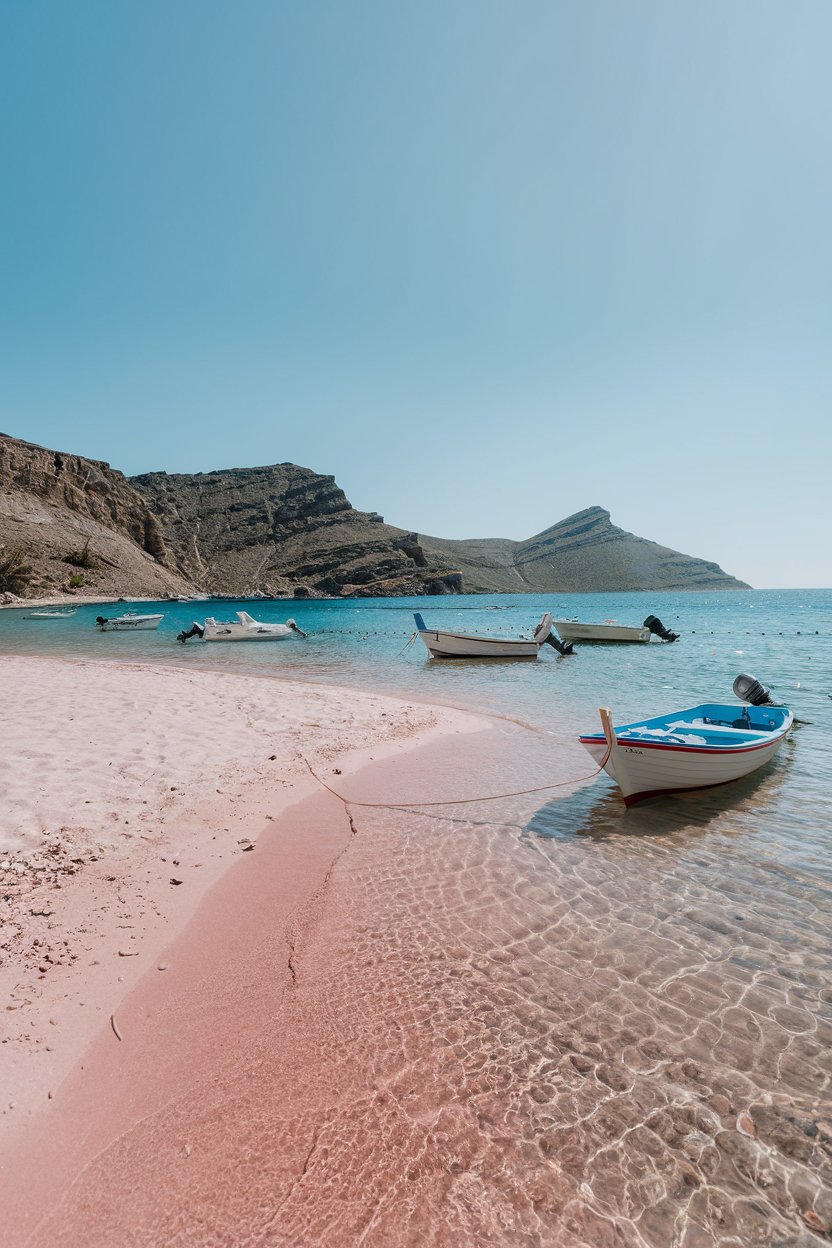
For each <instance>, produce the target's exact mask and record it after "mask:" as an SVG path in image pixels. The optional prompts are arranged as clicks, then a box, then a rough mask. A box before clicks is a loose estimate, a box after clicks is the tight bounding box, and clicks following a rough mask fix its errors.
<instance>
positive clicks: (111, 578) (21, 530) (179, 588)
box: [0, 434, 188, 597]
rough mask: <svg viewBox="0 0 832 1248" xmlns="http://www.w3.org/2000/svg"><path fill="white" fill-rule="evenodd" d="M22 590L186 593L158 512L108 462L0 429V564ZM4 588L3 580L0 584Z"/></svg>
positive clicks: (184, 583)
mask: <svg viewBox="0 0 832 1248" xmlns="http://www.w3.org/2000/svg"><path fill="white" fill-rule="evenodd" d="M10 559H11V560H13V561H16V562H17V564H18V566H19V567H20V566H22V567H24V568H29V569H30V572H29V573H28V574H25V575H24V582H25V583H23V584H20V585H19V589H20V590H21V591H22V592H23V593H28V594H29V595H32V594H37V593H41V594H51V593H55V592H57V591H60V590H65V589H68V588H69V587H70V584H71V581H74V585H73V588H75V589H77V590H78V591H79V592H82V593H84V594H89V593H94V594H101V596H102V597H110V596H115V595H119V594H125V595H128V594H129V595H136V596H148V597H164V596H166V595H169V594H178V593H183V592H187V590H188V585H187V581H186V580H185V578H183V577H182V576H181V575H180V574H179V572H178V571H177V570H176V568H175V566H174V565H173V563H172V561H171V559H170V557H169V554H168V550H167V547H166V545H165V541H164V538H163V536H162V532H161V530H160V528H159V524H158V522H157V520H156V518H155V516H154V515H153V514H152V513H151V511H150V510H149V508H148V506H147V503H146V502H145V500H144V499H143V498H142V496H141V494H139V493H138V491H137V490H136V489H134V488H133V486H132V485H130V483H129V481H128V480H127V478H126V477H125V476H124V475H123V474H122V473H120V472H116V471H115V470H114V469H112V468H111V467H110V465H109V464H105V463H102V462H100V461H99V460H93V459H84V458H82V457H81V456H80V455H71V454H66V453H64V452H62V451H49V450H46V449H44V447H41V446H34V445H33V444H32V443H29V442H21V441H20V440H19V439H18V438H11V437H8V436H7V435H6V434H0V565H4V564H7V563H8V562H9V560H10ZM3 588H4V585H3V584H0V590H2V589H3Z"/></svg>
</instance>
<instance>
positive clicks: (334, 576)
mask: <svg viewBox="0 0 832 1248" xmlns="http://www.w3.org/2000/svg"><path fill="white" fill-rule="evenodd" d="M10 556H11V557H12V559H13V561H14V560H16V561H17V564H18V568H19V567H20V566H21V565H22V566H23V567H24V568H25V567H26V566H29V567H30V568H31V574H30V575H29V577H28V579H27V580H25V583H24V585H23V589H22V591H18V592H24V593H28V594H30V595H31V594H34V593H42V594H48V593H54V592H55V591H57V590H60V589H65V588H67V587H68V586H70V585H74V587H75V588H76V589H79V590H81V591H82V592H84V593H95V594H100V595H101V596H102V597H105V596H111V595H112V596H115V595H125V596H131V597H139V596H148V597H165V596H168V595H171V594H173V595H176V594H188V593H190V592H193V591H194V590H195V589H199V590H200V591H201V592H203V593H210V594H233V595H235V596H248V595H252V594H258V593H259V594H266V595H273V594H275V595H276V594H295V595H297V596H304V595H307V596H308V595H315V596H317V595H330V596H335V597H347V596H389V595H407V594H436V593H460V592H478V591H486V592H514V593H530V592H557V591H560V592H565V593H568V592H571V591H576V592H578V591H583V590H632V589H667V590H673V589H739V588H743V587H744V586H743V582H742V581H738V580H736V579H735V578H734V577H731V576H726V574H725V573H724V572H723V571H722V570H721V569H720V568H719V567H718V566H717V565H716V564H715V563H708V562H706V561H704V560H702V559H696V558H692V557H691V556H688V555H682V554H679V553H678V552H677V551H674V550H669V549H668V548H667V547H664V546H658V545H657V544H656V543H655V542H649V541H646V540H645V539H644V538H640V537H635V536H634V535H633V534H632V533H626V532H624V530H623V529H619V528H616V527H615V525H613V524H612V523H611V522H610V515H609V512H607V511H604V510H603V508H601V507H590V508H588V509H587V510H586V511H582V512H579V513H578V514H577V515H574V516H570V517H569V518H568V519H566V520H562V521H560V523H558V524H556V525H553V526H552V528H550V529H546V530H545V531H544V532H543V533H539V534H538V535H537V536H536V537H532V538H529V539H528V540H527V541H523V542H514V541H510V540H508V539H503V538H481V539H472V540H470V541H446V540H443V539H441V538H433V537H420V536H419V535H417V534H416V533H409V532H406V531H405V530H403V529H397V528H394V527H393V526H392V525H389V524H385V523H384V521H383V520H382V518H381V516H379V515H376V514H375V513H374V512H362V511H356V509H355V508H354V507H352V506H351V504H350V502H349V501H348V499H347V497H346V495H345V494H344V492H343V490H341V489H340V487H339V486H338V485H337V484H336V482H335V479H334V477H328V476H321V475H320V474H318V473H315V472H312V471H311V470H310V469H309V468H300V467H298V466H297V465H296V464H274V465H272V466H270V467H264V468H232V469H226V470H221V471H217V472H206V473H196V474H168V473H165V472H151V473H146V474H145V475H143V476H140V477H134V478H131V479H128V478H126V477H124V476H123V475H122V473H120V472H117V471H116V470H114V469H113V468H110V466H109V465H108V464H105V463H101V462H99V461H97V460H90V459H84V458H82V457H81V456H79V455H71V454H66V453H64V452H58V451H49V450H45V449H44V448H43V447H39V446H33V445H32V444H30V443H28V442H21V441H19V440H18V439H17V438H10V437H7V436H5V435H2V434H0V592H2V591H3V590H4V589H5V588H8V580H7V582H6V583H5V584H4V583H3V575H2V569H3V562H4V560H6V561H7V562H8V560H9V557H10ZM71 578H72V580H71Z"/></svg>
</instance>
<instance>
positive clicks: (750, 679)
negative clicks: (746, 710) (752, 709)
mask: <svg viewBox="0 0 832 1248" xmlns="http://www.w3.org/2000/svg"><path fill="white" fill-rule="evenodd" d="M733 689H734V693H735V694H736V695H737V697H738V698H739V700H740V702H750V703H751V705H752V706H773V705H774V703H773V702H772V700H771V690H770V689H766V687H765V685H761V684H760V682H759V680H757V678H756V676H749V675H748V673H747V672H741V673H740V674H739V676H738V677H737V679H736V680H735V681H734V684H733Z"/></svg>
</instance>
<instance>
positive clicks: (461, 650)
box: [413, 611, 572, 659]
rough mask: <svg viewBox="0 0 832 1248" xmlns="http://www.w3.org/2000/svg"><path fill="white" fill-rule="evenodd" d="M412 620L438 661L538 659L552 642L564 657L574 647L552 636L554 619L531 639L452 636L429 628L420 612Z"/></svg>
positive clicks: (547, 617) (546, 620)
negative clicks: (562, 643)
mask: <svg viewBox="0 0 832 1248" xmlns="http://www.w3.org/2000/svg"><path fill="white" fill-rule="evenodd" d="M413 618H414V620H415V621H416V629H417V631H418V633H419V636H420V637H421V639H422V641H423V642H424V644H425V646H426V647H427V649H428V651H429V653H430V654H431V656H432V657H433V658H435V659H536V658H537V656H538V653H539V652H540V647H541V646H543V645H545V644H546V642H547V641H548V642H550V644H552V645H553V646H555V649H557V650H559V651H560V653H561V654H568V653H571V649H572V648H571V646H569V647H561V645H560V644H559V643H558V639H557V638H554V637H552V617H551V615H549V614H548V612H547V614H546V615H544V616H543V618H542V619H541V621H540V623H539V624H538V626H537V628H536V629H535V630H534V633H533V634H532V636H531V637H481V636H479V635H478V634H476V633H449V632H446V631H443V630H441V629H435V628H428V627H427V625H426V624H425V621H424V620H423V618H422V616H421V615H420V613H419V612H418V611H415V612H414V614H413Z"/></svg>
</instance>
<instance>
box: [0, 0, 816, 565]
mask: <svg viewBox="0 0 832 1248" xmlns="http://www.w3.org/2000/svg"><path fill="white" fill-rule="evenodd" d="M830 46H832V4H830V3H829V0H789V2H788V3H787V2H786V0H782V2H780V3H771V2H769V0H753V2H752V0H748V2H746V0H718V2H713V0H698V2H697V3H696V4H688V5H681V4H668V3H666V0H626V2H625V0H570V2H569V3H565V2H563V0H545V2H540V0H499V2H498V0H418V2H416V0H267V2H266V0H238V2H235V3H231V0H226V2H225V3H217V2H215V0H177V2H176V3H174V4H171V3H170V0H122V2H119V3H115V4H114V3H112V0H104V2H100V3H99V2H95V0H72V3H67V2H66V0H0V170H1V171H2V174H1V175H0V176H2V183H1V184H0V186H1V188H2V189H0V429H1V430H2V431H3V432H5V433H9V434H12V435H14V436H17V437H21V438H25V439H27V440H29V441H33V442H38V443H41V444H43V445H46V446H50V447H55V448H58V449H62V450H68V451H74V452H77V453H79V454H83V455H87V456H90V457H93V458H96V459H105V460H107V461H109V462H110V463H112V464H113V466H114V467H117V468H120V469H121V470H122V471H124V472H126V473H128V474H135V473H140V472H145V471H150V470H157V469H165V470H167V471H169V472H197V471H207V470H210V469H212V468H227V467H246V466H253V465H257V464H268V463H278V462H285V461H291V462H294V463H298V464H302V465H305V466H307V467H310V468H313V469H315V470H316V471H318V472H322V473H329V474H333V475H334V476H335V477H336V479H337V481H338V482H339V484H340V485H341V486H342V487H343V489H344V490H345V491H346V493H347V496H348V497H349V499H350V500H351V502H352V503H353V504H354V505H355V506H357V507H359V508H361V509H363V510H368V511H378V512H381V513H382V514H383V515H384V517H385V519H386V520H388V521H389V522H390V523H392V524H396V525H399V526H401V527H404V528H408V529H415V530H417V531H419V532H422V533H426V534H433V535H436V536H442V537H511V538H516V539H521V538H524V537H528V536H531V535H532V534H534V533H536V532H539V531H540V530H542V529H544V528H546V527H548V526H549V525H551V524H554V523H555V522H556V521H558V520H560V519H562V518H564V517H565V516H568V515H570V514H572V513H573V512H575V511H579V510H582V509H583V508H584V507H588V506H591V505H600V506H603V507H606V508H607V509H608V510H609V511H610V512H611V514H612V520H613V523H615V524H618V525H620V526H621V527H622V528H624V529H627V530H629V531H631V532H635V533H637V534H639V535H640V536H643V537H648V538H651V539H652V540H654V541H658V542H660V543H662V544H663V545H667V546H671V547H673V548H674V549H677V550H681V551H683V552H685V553H687V554H693V555H697V556H699V557H702V558H706V559H712V560H715V561H716V562H718V563H719V564H721V566H722V567H723V568H724V569H725V570H726V571H728V572H730V573H732V574H733V575H736V576H738V577H740V578H741V579H743V580H746V581H749V582H750V583H752V584H753V585H755V586H758V587H781V586H782V587H788V586H830V585H832V554H831V553H830V548H832V543H831V542H830V536H832V501H830V500H832V488H830V487H831V486H832V482H830V467H831V466H832V432H830V430H832V419H831V418H832V333H830V331H831V330H832V150H831V148H832V144H831V143H830V135H832V74H830V72H829V48H830Z"/></svg>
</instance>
